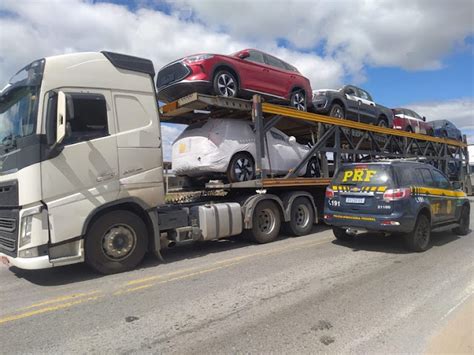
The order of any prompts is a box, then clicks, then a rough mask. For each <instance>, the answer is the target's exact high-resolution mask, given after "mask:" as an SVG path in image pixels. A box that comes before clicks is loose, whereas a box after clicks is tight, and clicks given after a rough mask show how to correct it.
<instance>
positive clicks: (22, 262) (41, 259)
mask: <svg viewBox="0 0 474 355" xmlns="http://www.w3.org/2000/svg"><path fill="white" fill-rule="evenodd" d="M0 261H1V262H2V263H3V264H4V265H6V266H15V267H17V268H19V269H25V270H37V269H48V268H51V267H53V264H52V263H51V262H50V261H49V256H48V255H43V256H37V257H34V258H18V257H16V258H14V257H11V256H8V255H5V254H2V253H0Z"/></svg>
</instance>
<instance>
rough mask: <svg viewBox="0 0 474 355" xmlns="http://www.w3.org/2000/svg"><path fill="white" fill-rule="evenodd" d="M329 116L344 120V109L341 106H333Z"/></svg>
mask: <svg viewBox="0 0 474 355" xmlns="http://www.w3.org/2000/svg"><path fill="white" fill-rule="evenodd" d="M329 116H331V117H336V118H344V109H343V108H342V107H341V105H339V104H333V105H332V106H331V109H330V110H329Z"/></svg>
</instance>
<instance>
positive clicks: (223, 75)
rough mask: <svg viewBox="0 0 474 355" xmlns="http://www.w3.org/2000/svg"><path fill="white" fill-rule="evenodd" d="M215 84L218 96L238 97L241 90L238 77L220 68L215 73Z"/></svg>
mask: <svg viewBox="0 0 474 355" xmlns="http://www.w3.org/2000/svg"><path fill="white" fill-rule="evenodd" d="M213 86H214V92H215V93H216V95H218V96H225V97H236V96H237V92H238V90H239V87H238V85H237V79H236V78H235V76H234V75H233V74H232V73H231V72H229V71H227V70H219V71H218V72H217V73H216V75H214V80H213Z"/></svg>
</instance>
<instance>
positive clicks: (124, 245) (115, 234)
mask: <svg viewBox="0 0 474 355" xmlns="http://www.w3.org/2000/svg"><path fill="white" fill-rule="evenodd" d="M136 246H137V235H136V234H135V231H134V230H133V229H132V228H131V227H130V226H128V225H126V224H116V225H114V226H112V227H111V228H109V230H108V231H107V232H106V233H105V234H104V236H103V237H102V250H103V252H104V255H105V256H106V257H107V258H109V259H110V260H113V261H120V260H123V259H125V258H127V257H128V256H129V255H130V254H131V253H132V252H133V251H134V250H135V248H136Z"/></svg>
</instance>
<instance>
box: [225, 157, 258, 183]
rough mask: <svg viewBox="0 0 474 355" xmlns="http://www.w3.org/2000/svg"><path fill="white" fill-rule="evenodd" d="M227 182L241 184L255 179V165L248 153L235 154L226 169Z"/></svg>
mask: <svg viewBox="0 0 474 355" xmlns="http://www.w3.org/2000/svg"><path fill="white" fill-rule="evenodd" d="M227 179H228V180H229V182H241V181H249V180H253V179H255V163H254V161H253V158H252V156H251V155H250V154H248V153H237V154H235V155H234V156H233V157H232V159H231V160H230V162H229V166H228V168H227Z"/></svg>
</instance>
